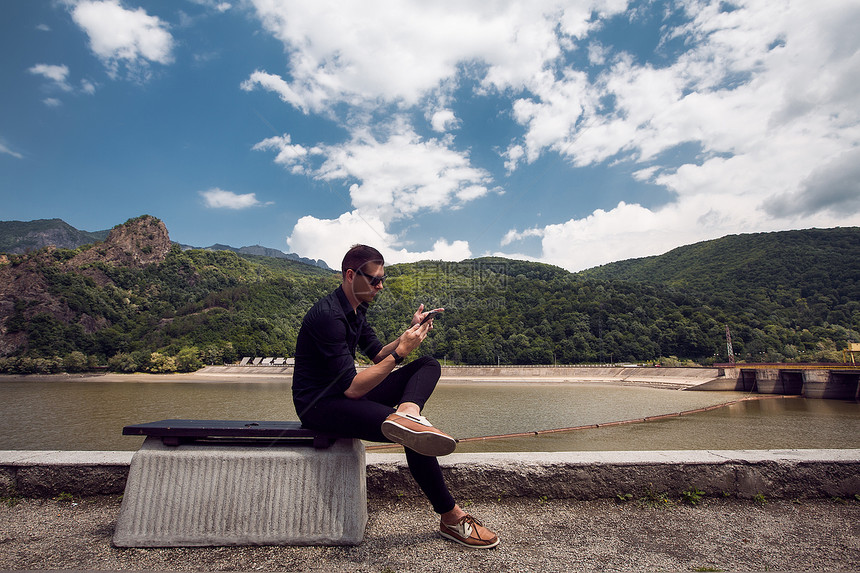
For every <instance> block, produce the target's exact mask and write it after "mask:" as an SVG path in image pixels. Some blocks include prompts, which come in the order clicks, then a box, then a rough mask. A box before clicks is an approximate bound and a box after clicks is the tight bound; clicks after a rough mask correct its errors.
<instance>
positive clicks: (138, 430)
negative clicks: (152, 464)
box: [122, 419, 337, 448]
mask: <svg viewBox="0 0 860 573" xmlns="http://www.w3.org/2000/svg"><path fill="white" fill-rule="evenodd" d="M122 433H123V435H125V436H151V437H156V438H161V441H162V442H163V443H164V444H165V445H167V446H178V445H179V444H182V443H192V442H193V443H204V444H205V443H216V444H224V443H230V444H235V443H241V444H253V445H286V444H306V445H313V446H314V447H315V448H327V447H329V446H331V445H332V444H333V443H334V441H335V440H336V439H337V436H332V435H330V434H325V433H322V432H317V431H315V430H310V429H308V428H303V427H302V424H301V422H295V421H270V420H178V419H176V420H173V419H172V420H161V421H158V422H148V423H145V424H133V425H131V426H125V427H124V428H123V429H122Z"/></svg>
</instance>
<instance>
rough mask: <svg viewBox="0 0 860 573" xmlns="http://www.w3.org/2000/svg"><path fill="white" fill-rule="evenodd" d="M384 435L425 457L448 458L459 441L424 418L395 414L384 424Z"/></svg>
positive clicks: (386, 419)
mask: <svg viewBox="0 0 860 573" xmlns="http://www.w3.org/2000/svg"><path fill="white" fill-rule="evenodd" d="M382 434H383V435H384V436H385V437H386V438H388V439H389V440H391V441H392V442H396V443H398V444H401V445H403V446H404V447H407V448H409V449H410V450H414V451H416V452H418V453H419V454H423V455H425V456H447V455H448V454H450V453H451V452H453V451H454V448H456V447H457V440H455V439H454V438H452V437H451V436H449V435H448V434H446V433H445V432H442V431H441V430H437V429H436V428H434V427H433V424H431V423H430V422H428V421H427V418H425V417H424V416H411V415H409V414H398V413H396V412H395V413H394V414H391V415H390V416H388V417H387V418H385V421H384V422H382Z"/></svg>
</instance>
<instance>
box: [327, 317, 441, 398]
mask: <svg viewBox="0 0 860 573" xmlns="http://www.w3.org/2000/svg"><path fill="white" fill-rule="evenodd" d="M416 314H417V313H416ZM429 330H430V322H425V323H424V324H421V325H418V324H413V325H412V326H410V327H409V329H407V330H406V332H404V333H403V334H401V335H400V336H398V337H397V338H396V339H395V340H394V341H393V342H389V343H388V344H386V345H385V346H383V347H382V350H380V351H379V352H378V353H377V355H376V356H374V357H373V361H374V362H375V364H374V365H373V366H371V367H369V368H365V369H364V370H362V371H361V372H359V373H358V374H356V375H355V378H353V379H352V383H351V384H350V385H349V388H347V389H346V391H345V392H344V393H343V394H344V396H346V397H347V398H353V399H355V398H361V397H362V396H364V395H365V394H367V393H368V392H370V391H371V390H373V389H374V388H376V386H377V385H378V384H379V383H380V382H382V381H383V380H384V379H385V377H386V376H388V375H389V374H391V371H392V370H394V367H395V366H396V363H395V361H394V357H393V356H391V353H392V352H393V351H395V350H396V351H397V354H398V355H400V356H406V355H407V354H409V353H410V352H412V351H413V350H415V349H416V348H418V346H419V345H420V344H421V342H422V341H423V340H424V339H425V338H426V337H427V332H428V331H429Z"/></svg>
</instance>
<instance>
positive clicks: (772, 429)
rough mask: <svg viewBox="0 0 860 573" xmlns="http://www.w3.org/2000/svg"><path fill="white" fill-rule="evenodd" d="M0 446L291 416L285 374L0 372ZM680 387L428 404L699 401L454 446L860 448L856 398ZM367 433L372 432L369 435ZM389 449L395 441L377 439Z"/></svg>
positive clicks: (495, 414)
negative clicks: (225, 378)
mask: <svg viewBox="0 0 860 573" xmlns="http://www.w3.org/2000/svg"><path fill="white" fill-rule="evenodd" d="M0 393H2V394H0V395H2V400H0V420H2V421H3V423H2V424H0V450H136V449H137V448H138V447H139V446H140V444H141V442H142V438H139V437H135V436H123V435H122V428H123V426H126V425H129V424H137V423H142V422H152V421H156V420H162V419H165V418H197V419H234V420H295V419H298V418H297V416H296V412H295V409H294V407H293V404H292V399H291V395H290V383H289V382H288V381H286V382H285V381H283V380H282V379H274V380H255V381H249V382H220V381H218V382H199V381H195V382H186V381H175V382H173V381H157V382H101V381H62V382H58V381H49V382H44V381H33V380H25V381H9V380H5V381H0ZM748 396H749V395H747V394H744V393H739V392H685V391H679V390H665V389H655V388H644V387H635V386H621V385H609V384H581V383H573V384H571V383H535V382H533V381H529V382H523V383H511V382H505V383H487V382H481V383H445V382H444V380H443V382H441V383H440V384H439V386H438V387H437V390H436V392H435V393H434V395H433V398H432V399H431V401H430V402H429V403H428V404H427V406H426V408H425V410H424V414H425V415H426V416H427V417H428V418H429V419H430V420H431V421H432V422H433V423H434V424H435V425H436V426H437V427H439V428H442V429H444V430H445V431H447V432H449V433H451V434H452V435H453V436H455V437H457V438H474V437H480V436H495V435H499V434H514V433H524V432H542V431H545V430H552V429H556V428H569V427H575V426H582V425H591V424H605V423H609V422H615V421H622V420H631V419H639V418H644V417H646V416H659V415H662V414H671V413H676V412H682V411H688V410H695V409H698V408H706V407H709V406H714V405H717V404H723V403H728V402H736V403H734V404H732V405H729V406H725V407H722V408H718V409H713V410H709V411H707V412H699V413H695V414H688V415H684V416H680V417H671V418H666V419H661V420H655V421H649V422H642V423H634V424H624V425H618V426H609V427H600V428H590V429H585V430H576V431H567V432H558V433H549V434H539V435H529V436H520V437H510V438H495V439H488V440H476V441H468V440H467V441H463V442H461V443H460V445H459V446H458V448H457V451H458V452H491V451H578V450H679V449H792V448H860V404H858V402H855V401H841V400H807V399H803V398H798V397H786V398H781V397H768V398H765V399H762V400H753V401H742V402H737V401H738V400H739V399H742V398H745V397H748ZM369 445H370V444H369ZM383 451H396V450H383Z"/></svg>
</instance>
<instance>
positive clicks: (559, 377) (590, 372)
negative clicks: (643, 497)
mask: <svg viewBox="0 0 860 573" xmlns="http://www.w3.org/2000/svg"><path fill="white" fill-rule="evenodd" d="M362 368H363V367H361V366H359V370H361V369H362ZM196 374H198V375H202V376H233V375H235V376H257V377H268V376H274V377H278V376H285V377H288V376H292V374H293V367H292V366H274V365H257V366H239V365H237V364H228V365H224V366H206V367H204V368H202V369H201V370H198V371H197V372H196ZM724 378H725V375H724V370H723V369H721V368H645V367H635V366H627V367H625V366H443V367H442V381H443V382H470V381H471V382H524V381H525V382H529V381H535V382H597V383H601V382H605V383H627V384H642V385H648V386H658V387H671V388H691V387H693V386H699V385H701V384H705V383H709V382H718V381H720V380H722V379H724ZM735 385H736V380H734V379H733V380H730V381H727V382H726V383H725V386H726V389H734V386H735ZM729 386H731V388H728V387H729Z"/></svg>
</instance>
